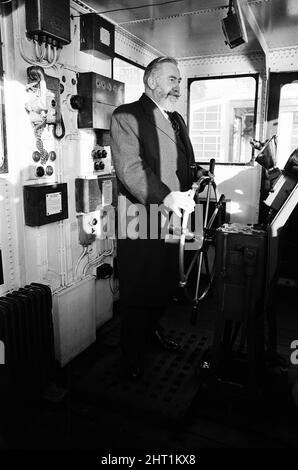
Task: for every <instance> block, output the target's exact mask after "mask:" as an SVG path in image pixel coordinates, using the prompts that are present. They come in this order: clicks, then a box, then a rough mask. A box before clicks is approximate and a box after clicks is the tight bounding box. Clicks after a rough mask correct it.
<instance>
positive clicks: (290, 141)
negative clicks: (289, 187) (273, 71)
mask: <svg viewBox="0 0 298 470" xmlns="http://www.w3.org/2000/svg"><path fill="white" fill-rule="evenodd" d="M297 97H298V83H297V82H293V83H287V84H285V85H283V86H282V87H281V90H280V102H279V115H278V132H277V164H278V166H279V167H280V168H283V166H284V165H285V164H286V162H287V159H288V157H289V156H290V154H291V153H292V152H293V150H295V149H296V148H297V147H298V98H297Z"/></svg>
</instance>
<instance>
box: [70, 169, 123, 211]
mask: <svg viewBox="0 0 298 470" xmlns="http://www.w3.org/2000/svg"><path fill="white" fill-rule="evenodd" d="M75 188H76V211H77V212H84V213H89V212H94V211H96V210H99V209H102V208H103V207H104V206H114V207H116V205H117V185H116V177H115V176H114V175H105V176H98V177H97V178H96V177H95V178H76V180H75Z"/></svg>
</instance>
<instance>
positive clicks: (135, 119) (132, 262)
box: [111, 94, 194, 306]
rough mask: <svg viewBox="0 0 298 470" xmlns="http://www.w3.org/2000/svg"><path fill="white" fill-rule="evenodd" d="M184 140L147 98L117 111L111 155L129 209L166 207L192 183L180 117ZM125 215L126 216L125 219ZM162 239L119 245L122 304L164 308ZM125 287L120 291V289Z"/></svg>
mask: <svg viewBox="0 0 298 470" xmlns="http://www.w3.org/2000/svg"><path fill="white" fill-rule="evenodd" d="M175 115H176V119H177V120H178V122H179V127H180V137H177V136H176V134H175V132H174V130H173V128H172V125H171V123H170V121H169V120H168V119H166V118H165V116H164V115H163V114H162V112H161V111H160V109H159V108H158V106H157V105H156V104H155V103H154V102H153V101H152V100H151V99H150V98H149V97H148V96H147V95H145V94H143V95H142V96H141V98H140V99H139V100H138V101H136V102H134V103H130V104H124V105H122V106H120V107H118V108H117V109H116V110H115V111H114V113H113V116H112V120H111V151H112V159H113V165H114V168H115V171H116V176H117V184H118V192H119V195H122V196H125V197H126V198H127V200H128V204H131V203H141V204H144V205H145V206H146V207H148V206H149V204H162V202H163V200H164V198H165V197H166V196H167V195H168V194H169V193H170V192H171V191H187V190H188V189H190V188H191V185H192V183H193V173H192V170H191V165H193V164H194V154H193V149H192V145H191V143H190V140H189V137H188V134H187V129H186V125H185V123H184V120H183V118H182V117H181V116H180V114H178V113H175ZM122 215H123V214H122ZM165 263H166V261H165V257H164V242H163V240H149V239H148V240H140V239H137V240H129V239H127V240H118V269H119V281H120V295H121V299H122V301H123V303H124V304H131V303H132V302H134V303H136V304H137V303H138V302H145V303H147V305H148V306H150V305H152V304H154V305H155V306H157V305H158V304H161V303H163V293H162V289H161V287H162V285H163V283H164V277H165V276H166V270H167V266H166V265H165ZM121 286H122V289H121Z"/></svg>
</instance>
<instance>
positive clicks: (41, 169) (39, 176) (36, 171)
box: [35, 166, 44, 178]
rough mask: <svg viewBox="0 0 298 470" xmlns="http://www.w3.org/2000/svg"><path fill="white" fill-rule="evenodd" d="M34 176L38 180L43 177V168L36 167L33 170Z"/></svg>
mask: <svg viewBox="0 0 298 470" xmlns="http://www.w3.org/2000/svg"><path fill="white" fill-rule="evenodd" d="M35 175H36V176H37V177H38V178H41V177H42V176H44V168H43V167H42V166H38V167H37V168H36V170H35Z"/></svg>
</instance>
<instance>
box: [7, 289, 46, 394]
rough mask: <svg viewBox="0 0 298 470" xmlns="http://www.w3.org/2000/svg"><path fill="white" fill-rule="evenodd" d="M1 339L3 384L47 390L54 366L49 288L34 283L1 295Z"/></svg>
mask: <svg viewBox="0 0 298 470" xmlns="http://www.w3.org/2000/svg"><path fill="white" fill-rule="evenodd" d="M0 342H1V344H2V345H4V361H3V362H4V365H1V366H0V371H1V376H2V379H3V381H4V384H5V385H6V386H7V387H14V386H15V385H19V386H20V387H23V388H26V389H27V390H32V389H35V390H42V389H44V388H45V387H46V385H47V384H48V383H49V381H50V380H51V379H52V377H53V374H54V366H55V356H54V336H53V321H52V293H51V289H50V287H48V286H46V285H43V284H38V283H32V284H30V285H28V286H25V287H24V288H21V289H19V290H15V291H13V292H11V293H10V294H7V295H6V296H3V297H0Z"/></svg>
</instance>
